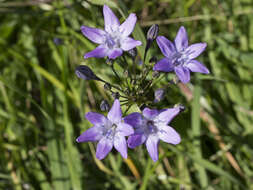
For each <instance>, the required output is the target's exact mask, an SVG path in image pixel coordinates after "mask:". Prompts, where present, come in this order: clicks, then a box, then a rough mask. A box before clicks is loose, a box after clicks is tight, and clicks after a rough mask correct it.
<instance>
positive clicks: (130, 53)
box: [128, 48, 137, 59]
mask: <svg viewBox="0 0 253 190" xmlns="http://www.w3.org/2000/svg"><path fill="white" fill-rule="evenodd" d="M128 53H129V55H130V56H131V57H132V58H133V59H135V57H136V56H137V48H133V49H130V50H129V51H128Z"/></svg>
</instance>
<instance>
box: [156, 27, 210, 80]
mask: <svg viewBox="0 0 253 190" xmlns="http://www.w3.org/2000/svg"><path fill="white" fill-rule="evenodd" d="M156 41H157V44H158V46H159V48H160V49H161V51H162V53H163V55H164V56H165V58H163V59H161V60H160V61H159V62H158V63H157V64H156V65H155V66H154V68H153V70H156V71H163V72H170V71H173V70H174V71H175V73H176V75H177V77H178V78H179V80H180V81H182V82H183V83H187V82H189V81H190V71H191V72H199V73H204V74H208V73H209V70H208V69H207V68H206V67H205V66H204V65H202V64H201V63H200V62H199V61H197V60H195V58H196V57H198V56H199V55H200V54H201V53H202V52H203V51H204V50H205V48H206V43H196V44H192V45H190V46H188V37H187V33H186V30H185V28H184V27H183V26H181V27H180V29H179V30H178V33H177V36H176V38H175V41H174V43H172V42H171V41H169V40H168V39H166V38H165V37H164V36H158V37H157V39H156Z"/></svg>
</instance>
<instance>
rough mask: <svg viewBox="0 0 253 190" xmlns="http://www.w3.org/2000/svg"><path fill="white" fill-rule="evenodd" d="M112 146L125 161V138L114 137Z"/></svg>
mask: <svg viewBox="0 0 253 190" xmlns="http://www.w3.org/2000/svg"><path fill="white" fill-rule="evenodd" d="M113 145H114V147H115V149H116V150H117V151H118V152H119V153H120V154H121V156H122V157H123V158H125V159H126V158H127V144H126V139H125V137H123V136H121V135H115V136H114V142H113Z"/></svg>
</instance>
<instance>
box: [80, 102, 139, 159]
mask: <svg viewBox="0 0 253 190" xmlns="http://www.w3.org/2000/svg"><path fill="white" fill-rule="evenodd" d="M85 117H86V119H87V120H89V121H90V122H91V123H92V124H93V125H94V126H93V127H91V128H90V129H88V130H87V131H85V132H84V133H82V134H81V135H80V136H79V137H78V138H77V139H76V141H77V142H87V141H92V142H93V141H98V144H97V150H96V157H97V158H98V159H100V160H101V159H104V158H105V157H106V155H107V154H108V153H109V152H110V151H111V150H112V147H113V146H114V148H115V149H116V150H117V151H118V152H120V154H121V156H122V157H123V158H127V144H126V139H125V136H129V135H131V134H133V133H134V130H133V128H132V126H130V125H129V124H127V123H124V122H123V120H122V111H121V108H120V102H119V100H118V99H116V100H115V101H114V103H113V105H112V108H111V110H110V111H109V113H108V115H107V117H105V116H104V115H101V114H99V113H95V112H88V113H87V114H86V115H85Z"/></svg>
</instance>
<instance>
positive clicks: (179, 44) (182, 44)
mask: <svg viewBox="0 0 253 190" xmlns="http://www.w3.org/2000/svg"><path fill="white" fill-rule="evenodd" d="M175 46H176V48H177V51H182V50H184V49H185V48H187V47H188V37H187V32H186V30H185V28H184V27H183V26H181V27H180V28H179V30H178V32H177V36H176V38H175Z"/></svg>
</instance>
